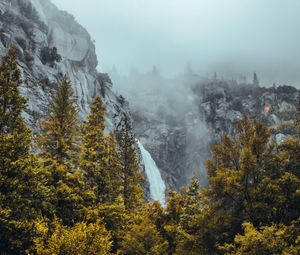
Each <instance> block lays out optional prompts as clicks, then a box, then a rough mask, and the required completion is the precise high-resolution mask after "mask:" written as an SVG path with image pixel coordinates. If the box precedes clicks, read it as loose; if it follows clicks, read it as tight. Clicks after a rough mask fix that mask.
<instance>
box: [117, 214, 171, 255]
mask: <svg viewBox="0 0 300 255" xmlns="http://www.w3.org/2000/svg"><path fill="white" fill-rule="evenodd" d="M130 221H131V222H130V224H129V225H128V229H127V231H126V232H125V235H124V237H123V241H122V243H121V249H120V251H119V254H122V255H165V254H167V248H168V243H167V241H166V240H164V239H163V238H162V236H161V235H160V233H159V231H158V229H157V227H156V225H155V224H154V223H153V222H151V220H150V216H149V214H148V211H147V208H142V209H141V210H140V211H139V212H138V213H135V214H134V215H132V216H131V220H130Z"/></svg>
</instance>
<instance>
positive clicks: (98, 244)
mask: <svg viewBox="0 0 300 255" xmlns="http://www.w3.org/2000/svg"><path fill="white" fill-rule="evenodd" d="M35 226H36V232H37V234H38V235H37V237H35V239H34V249H35V254H38V255H53V254H64V255H83V254H84V255H109V254H111V253H110V250H111V245H112V242H111V234H110V233H109V231H107V230H106V228H105V226H104V224H103V222H102V221H101V220H97V221H96V222H95V223H90V224H87V223H85V222H79V223H76V224H75V225H74V226H73V227H66V226H64V225H63V224H62V223H61V222H60V221H59V220H58V219H57V218H55V219H54V220H53V221H52V222H51V224H47V223H46V222H45V221H41V220H39V221H36V224H35Z"/></svg>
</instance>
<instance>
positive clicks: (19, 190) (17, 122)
mask: <svg viewBox="0 0 300 255" xmlns="http://www.w3.org/2000/svg"><path fill="white" fill-rule="evenodd" d="M20 85H21V79H20V71H19V69H18V64H17V50H16V48H15V47H13V48H11V49H10V50H9V52H8V55H7V56H6V57H4V58H3V62H2V64H1V66H0V190H1V193H0V253H2V252H4V253H5V252H7V253H13V254H24V252H25V250H26V249H27V248H28V247H29V246H30V245H31V241H32V236H33V233H34V231H33V221H34V219H35V218H36V217H38V216H40V215H41V213H42V211H43V209H45V207H44V205H45V204H47V189H46V187H45V186H44V180H43V174H42V172H41V171H40V170H41V169H40V168H39V167H38V165H37V160H36V158H35V157H34V156H31V155H30V145H31V133H30V130H29V128H28V127H26V124H25V122H24V119H23V117H22V115H21V113H22V112H23V111H24V109H25V106H26V99H25V98H24V97H23V96H21V95H20V93H19V90H18V89H19V86H20Z"/></svg>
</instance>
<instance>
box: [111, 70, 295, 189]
mask: <svg viewBox="0 0 300 255" xmlns="http://www.w3.org/2000/svg"><path fill="white" fill-rule="evenodd" d="M115 80H116V83H117V87H118V89H119V90H120V91H121V93H124V95H125V96H126V98H128V100H129V102H130V106H131V109H132V113H133V114H132V116H133V120H134V127H135V132H136V135H137V137H138V138H139V139H140V140H141V141H142V142H143V144H144V146H145V147H146V149H147V150H148V151H150V152H151V155H152V157H153V158H154V159H155V161H156V163H157V165H158V167H159V168H160V170H161V171H162V175H163V178H164V180H165V181H166V184H167V187H168V188H173V189H176V190H178V189H180V187H182V186H185V185H187V184H188V183H189V181H190V179H191V177H193V176H196V177H198V178H199V180H200V181H201V184H202V185H207V176H206V169H205V166H204V162H205V160H206V159H208V158H209V157H210V149H211V145H213V144H215V143H218V142H219V141H220V136H221V135H222V134H229V135H234V130H235V123H236V122H237V121H238V120H239V119H241V118H242V117H243V116H245V115H246V116H248V117H249V118H255V119H259V120H261V121H263V122H264V123H266V124H267V125H269V126H270V127H271V132H272V138H274V139H275V140H276V141H277V143H279V142H280V141H282V139H284V138H285V137H286V136H288V135H291V134H293V132H294V131H293V128H292V123H293V118H294V117H295V105H296V101H297V96H298V90H297V89H296V88H294V87H292V86H287V85H283V86H278V87H275V86H273V87H258V86H254V85H253V84H243V83H238V82H236V81H232V80H228V81H227V80H217V79H205V78H202V77H200V76H197V75H192V74H186V75H184V76H180V77H176V79H171V80H169V79H166V78H163V77H160V76H158V75H157V74H156V75H154V74H138V75H136V74H134V75H132V77H117V76H116V77H115ZM126 80H127V81H126ZM121 82H122V86H125V88H123V90H122V87H121V86H118V83H121Z"/></svg>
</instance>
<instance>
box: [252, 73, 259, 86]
mask: <svg viewBox="0 0 300 255" xmlns="http://www.w3.org/2000/svg"><path fill="white" fill-rule="evenodd" d="M253 85H254V86H256V87H258V86H259V80H258V78H257V74H256V72H254V73H253Z"/></svg>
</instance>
